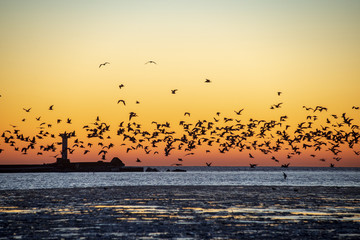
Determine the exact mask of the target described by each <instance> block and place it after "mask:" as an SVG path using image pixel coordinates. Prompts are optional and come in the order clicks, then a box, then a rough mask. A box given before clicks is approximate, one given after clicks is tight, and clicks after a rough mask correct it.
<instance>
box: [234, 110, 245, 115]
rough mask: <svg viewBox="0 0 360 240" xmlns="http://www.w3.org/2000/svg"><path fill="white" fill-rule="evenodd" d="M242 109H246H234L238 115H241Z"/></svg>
mask: <svg viewBox="0 0 360 240" xmlns="http://www.w3.org/2000/svg"><path fill="white" fill-rule="evenodd" d="M242 111H244V109H240V110H239V111H234V112H235V113H236V115H240V114H241V112H242Z"/></svg>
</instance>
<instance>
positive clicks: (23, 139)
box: [0, 61, 360, 168]
mask: <svg viewBox="0 0 360 240" xmlns="http://www.w3.org/2000/svg"><path fill="white" fill-rule="evenodd" d="M108 64H110V63H109V62H105V63H102V64H100V65H99V68H101V67H104V66H106V65H108ZM145 64H157V63H156V62H154V61H148V62H146V63H145ZM204 82H205V83H207V84H209V83H211V82H212V81H211V80H209V79H205V81H204ZM124 87H125V86H124V84H120V85H119V88H120V89H123V88H124ZM176 91H178V89H173V90H171V93H172V94H176ZM277 95H278V96H279V97H281V95H282V92H277ZM117 103H118V104H119V103H122V104H123V105H124V106H126V102H125V100H123V99H121V100H118V102H117ZM136 103H137V104H139V102H138V101H137V102H136ZM282 105H283V103H282V102H280V103H276V104H273V105H271V106H270V109H273V110H274V111H276V109H278V108H281V107H282ZM23 110H24V111H25V112H26V113H30V112H31V110H32V108H23ZM48 110H49V111H54V105H51V106H49V108H48ZM244 110H245V109H244V108H242V109H239V110H234V116H222V114H221V113H220V112H216V114H215V115H214V116H213V117H212V119H211V120H196V121H191V113H190V112H185V113H184V119H187V120H179V122H178V123H176V125H177V126H176V127H175V128H173V126H174V125H173V123H169V122H163V123H160V122H155V121H153V122H152V126H153V129H148V130H146V129H142V126H141V124H139V123H137V122H136V121H134V119H135V118H136V117H138V115H137V114H136V113H135V112H129V118H128V119H126V120H124V121H121V122H120V124H119V125H118V126H117V127H111V126H110V124H108V123H106V122H104V121H101V119H100V117H99V116H98V117H97V118H96V119H95V120H94V121H93V122H92V123H91V124H87V125H84V126H83V130H85V135H86V139H79V138H78V136H77V131H74V130H72V131H70V132H68V134H69V136H70V137H72V139H74V141H73V144H72V145H69V148H68V151H69V153H70V154H73V153H74V151H77V152H81V154H83V155H86V154H88V153H89V152H90V151H96V152H97V155H98V156H99V158H101V160H105V159H106V156H107V155H108V154H109V153H110V151H111V150H112V149H119V148H120V147H123V148H124V152H126V153H129V152H132V151H141V152H143V154H146V155H152V156H153V157H154V158H155V156H154V155H158V154H159V155H160V154H163V155H164V156H165V157H168V156H170V155H172V154H173V153H175V152H176V155H177V156H179V155H182V157H179V158H177V159H176V160H175V163H174V162H171V163H169V164H170V165H176V166H182V164H183V162H184V161H185V160H186V158H187V157H189V156H192V155H195V154H199V153H201V152H203V153H204V154H205V155H206V154H209V153H211V152H214V151H216V152H219V153H221V154H225V153H227V152H229V151H237V152H243V154H245V155H248V157H247V158H248V159H249V165H250V167H251V168H254V167H256V166H257V165H258V164H257V162H256V159H257V158H258V159H268V160H269V161H273V162H274V163H276V164H278V165H279V166H281V167H284V168H287V167H288V166H289V165H290V161H291V158H293V157H294V156H300V155H301V157H302V158H304V159H305V158H309V159H317V160H318V161H322V162H328V164H330V165H329V166H330V167H334V166H335V162H338V161H340V160H341V159H342V157H341V154H342V152H343V151H344V149H345V148H349V149H351V151H352V152H354V154H355V155H360V151H359V150H356V148H357V147H358V144H359V140H360V133H359V125H357V124H355V123H354V119H352V118H350V117H349V116H348V114H347V113H342V114H340V115H336V114H330V115H327V111H328V109H327V108H326V107H323V106H315V107H308V106H303V110H304V111H305V113H306V119H304V121H302V122H300V123H297V124H296V125H293V126H291V125H289V124H287V121H288V116H286V115H283V116H279V118H278V120H263V119H261V120H257V119H254V118H250V119H249V120H248V121H245V120H244V119H240V116H241V115H242V112H243V111H244ZM352 110H353V111H356V110H359V107H357V106H353V107H352ZM319 119H321V120H324V121H320V120H319ZM22 121H23V122H25V121H26V119H25V118H23V119H22ZM36 121H37V122H38V126H37V129H38V130H37V132H36V133H35V134H34V135H32V136H26V135H25V134H24V133H22V131H21V129H20V128H19V127H18V126H15V125H10V127H11V128H9V129H6V130H4V131H3V132H2V133H1V138H2V139H3V143H4V144H7V145H9V146H10V147H8V148H6V149H10V150H14V151H18V152H20V153H22V154H29V153H30V152H36V154H37V155H43V154H44V153H50V154H52V155H54V154H56V155H54V156H53V157H55V158H56V157H58V156H60V153H61V152H60V151H61V147H59V145H61V142H58V141H57V140H58V135H59V133H54V132H51V130H52V126H53V124H62V120H61V119H57V120H56V121H55V122H54V123H49V122H45V121H42V119H41V117H37V118H36ZM64 122H65V124H69V127H70V126H71V125H70V124H71V123H72V120H71V119H70V118H67V119H66V121H64ZM179 127H180V128H179ZM112 129H114V131H112ZM174 129H180V130H179V131H175V130H174ZM115 134H116V136H117V137H120V138H121V141H122V143H121V144H119V145H118V146H116V145H115V144H114V143H109V141H111V139H112V138H114V136H115ZM94 141H96V142H97V146H98V147H97V148H95V147H94V146H93V145H94V144H96V143H94ZM40 142H46V143H45V144H41V145H40ZM93 149H94V150H93ZM95 149H96V150H95ZM3 151H4V148H1V145H0V153H2V152H3ZM280 152H284V153H285V154H278V153H280ZM320 152H329V153H331V157H328V158H324V157H317V155H320V156H322V155H323V154H318V153H320ZM255 153H256V154H255ZM258 153H259V154H262V155H263V156H258ZM204 154H203V155H202V156H201V157H204ZM278 155H281V156H283V157H278ZM135 162H137V163H141V162H142V160H140V158H139V157H137V158H136V160H135ZM205 164H206V166H209V167H210V166H211V165H212V162H205ZM148 165H150V164H148Z"/></svg>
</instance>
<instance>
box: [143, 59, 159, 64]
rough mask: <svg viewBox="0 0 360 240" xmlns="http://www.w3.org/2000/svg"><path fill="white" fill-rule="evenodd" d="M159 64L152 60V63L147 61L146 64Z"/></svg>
mask: <svg viewBox="0 0 360 240" xmlns="http://www.w3.org/2000/svg"><path fill="white" fill-rule="evenodd" d="M149 63H150V64H157V63H156V62H155V61H152V60H150V61H147V62H146V63H145V64H149Z"/></svg>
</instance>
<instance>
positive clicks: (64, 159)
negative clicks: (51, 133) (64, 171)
mask: <svg viewBox="0 0 360 240" xmlns="http://www.w3.org/2000/svg"><path fill="white" fill-rule="evenodd" d="M59 136H60V137H61V139H62V149H61V158H57V159H56V163H57V164H68V163H70V160H69V159H68V158H67V151H68V139H69V138H70V137H71V134H70V133H66V132H64V133H61V134H59Z"/></svg>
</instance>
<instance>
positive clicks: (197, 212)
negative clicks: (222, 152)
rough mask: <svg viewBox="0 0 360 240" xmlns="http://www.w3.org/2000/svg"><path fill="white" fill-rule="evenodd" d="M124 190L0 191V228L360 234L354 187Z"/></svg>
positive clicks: (127, 233)
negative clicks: (0, 193)
mask: <svg viewBox="0 0 360 240" xmlns="http://www.w3.org/2000/svg"><path fill="white" fill-rule="evenodd" d="M129 189H132V188H130V187H129V188H114V189H107V190H105V189H103V188H98V189H91V188H90V189H77V191H72V194H70V193H71V189H69V190H61V191H60V190H56V189H55V190H31V191H3V192H2V194H3V195H2V196H1V198H0V232H4V233H6V234H10V235H13V234H14V233H16V234H17V237H18V238H23V239H60V238H65V239H98V238H107V239H111V238H130V239H140V238H141V239H175V238H176V239H216V238H218V239H224V238H228V237H230V238H231V237H232V238H233V239H239V238H246V236H252V238H254V239H264V238H274V237H278V236H279V234H280V235H281V234H282V235H281V236H282V238H290V237H289V236H288V235H286V234H294V235H293V237H295V238H302V239H307V236H310V235H311V234H315V235H314V238H315V237H319V236H320V238H321V237H322V238H325V237H328V236H330V238H331V236H336V237H339V236H342V237H344V238H354V239H355V238H359V237H360V231H359V230H358V229H359V228H358V226H359V223H360V204H359V201H360V200H359V199H358V198H357V196H359V194H358V193H356V191H358V189H357V188H349V189H340V190H338V189H337V188H326V189H325V188H320V189H319V188H301V187H299V188H296V190H297V191H294V188H290V187H288V188H282V189H279V188H278V189H277V190H273V189H272V188H271V187H218V188H211V187H208V188H204V187H198V188H196V189H195V190H194V189H193V188H186V187H182V188H181V187H179V188H167V189H164V187H162V188H156V187H153V188H151V189H150V190H149V189H148V190H147V192H144V191H146V189H145V188H141V189H140V188H137V189H135V190H134V189H132V190H133V191H129ZM339 191H342V192H339ZM165 193H166V194H165ZM343 193H346V194H343ZM29 223H31V224H29ZM324 231H325V232H328V233H324ZM29 232H32V233H33V234H34V235H33V236H29V235H28V234H29ZM334 232H336V235H334ZM100 233H101V234H100ZM309 234H310V235H309ZM49 236H51V237H49ZM244 236H245V237H244ZM254 236H255V237H254ZM311 236H312V235H311ZM0 239H5V238H1V236H0Z"/></svg>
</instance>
